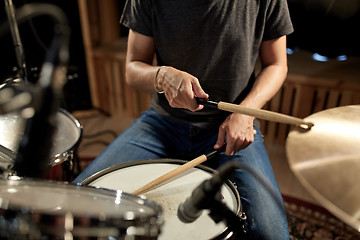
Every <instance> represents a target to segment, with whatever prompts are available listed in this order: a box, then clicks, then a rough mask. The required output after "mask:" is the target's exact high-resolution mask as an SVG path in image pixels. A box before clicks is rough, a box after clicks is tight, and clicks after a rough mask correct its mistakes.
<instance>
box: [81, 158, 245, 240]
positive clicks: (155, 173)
mask: <svg viewBox="0 0 360 240" xmlns="http://www.w3.org/2000/svg"><path fill="white" fill-rule="evenodd" d="M184 163H185V161H181V160H170V159H158V160H140V161H134V162H129V163H124V164H119V165H116V166H113V167H110V168H107V169H105V170H103V171H100V172H98V173H97V174H95V175H93V176H91V177H89V178H87V179H85V180H84V181H83V184H85V185H90V186H97V187H102V188H108V189H113V190H117V189H120V190H122V191H124V192H133V191H135V190H136V189H138V188H140V187H142V186H143V185H145V184H147V183H149V182H150V181H152V180H154V179H156V178H157V177H159V176H161V175H163V174H165V173H167V172H169V171H171V170H173V169H175V168H177V167H179V165H182V164H184ZM213 174H214V170H213V169H211V168H208V167H205V166H202V165H199V166H197V167H195V168H192V169H190V170H188V171H186V172H184V173H182V174H180V175H179V176H177V177H175V178H173V179H171V180H169V181H168V182H166V183H164V184H162V185H160V186H158V187H156V188H154V189H152V190H151V191H149V192H147V193H145V194H144V195H145V196H146V197H147V198H148V199H150V200H153V201H155V202H157V203H159V204H160V205H161V206H162V209H163V215H164V226H163V228H162V233H161V234H160V236H159V239H160V240H161V239H163V240H168V239H172V240H175V239H181V240H183V239H197V240H201V239H229V237H230V236H231V235H232V233H231V232H230V230H229V229H228V228H227V227H226V226H225V224H224V223H223V222H220V223H218V224H215V223H214V221H213V220H212V219H211V218H210V217H209V216H208V215H207V213H209V211H208V210H205V211H204V212H203V214H202V215H201V216H200V217H199V218H198V219H197V220H196V221H194V222H193V223H183V222H181V221H180V220H179V219H178V217H177V209H178V206H179V204H180V203H182V202H183V201H185V200H186V198H188V197H189V196H190V195H191V193H192V191H193V190H194V189H195V188H196V187H197V186H198V185H199V184H200V183H202V182H203V181H204V180H206V179H209V178H211V177H212V175H213ZM221 194H222V196H223V201H224V202H225V204H226V205H227V206H228V207H229V208H230V209H231V210H232V211H233V212H234V213H236V214H237V215H239V213H240V212H241V210H242V209H241V202H240V196H239V193H238V191H237V190H236V188H235V186H234V185H233V184H232V183H231V182H230V181H227V183H226V184H224V185H223V187H222V190H221ZM239 227H241V226H239Z"/></svg>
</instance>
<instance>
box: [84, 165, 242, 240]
mask: <svg viewBox="0 0 360 240" xmlns="http://www.w3.org/2000/svg"><path fill="white" fill-rule="evenodd" d="M184 163H186V161H183V160H175V159H149V160H138V161H132V162H127V163H123V164H119V165H116V166H112V167H109V168H107V169H104V170H102V171H100V172H98V173H96V174H94V175H93V176H91V177H89V178H87V179H85V180H84V181H83V182H82V184H84V185H90V186H97V187H102V188H109V189H114V190H115V189H122V190H123V191H125V192H126V191H128V189H127V187H128V186H126V187H125V188H121V187H120V186H121V184H120V179H118V180H114V176H120V175H121V172H122V171H123V170H125V171H126V170H127V168H132V167H135V168H136V167H137V166H142V165H154V170H155V168H157V169H159V168H161V167H162V164H165V165H168V164H169V165H173V166H174V167H170V169H171V170H172V169H173V168H176V167H178V166H180V165H182V164H184ZM165 168H166V166H165ZM134 170H135V169H134ZM194 170H196V171H199V173H201V177H200V178H203V177H204V176H203V175H202V173H205V172H206V173H208V174H209V175H207V176H208V177H211V174H214V173H215V170H213V169H211V168H209V167H206V166H204V165H198V166H197V167H195V168H194V169H190V170H189V171H190V172H191V171H194ZM130 171H131V170H130ZM200 171H201V172H200ZM129 173H130V175H131V172H129ZM164 173H166V172H164ZM187 173H188V172H185V173H184V174H182V175H180V176H178V178H179V179H178V180H179V181H180V180H181V178H182V177H183V176H184V175H185V177H186V174H187ZM134 174H136V172H135V171H134ZM145 174H147V175H152V171H151V170H149V171H147V172H146V173H138V175H135V176H134V177H135V181H137V180H136V178H137V179H139V181H143V180H140V179H143V178H144V175H145ZM190 174H192V173H190ZM125 176H126V177H129V174H124V175H123V177H124V178H125ZM159 176H160V175H158V176H153V178H152V179H151V180H153V179H155V178H156V177H159ZM120 177H121V176H120ZM107 178H108V180H109V181H107ZM205 179H206V178H205ZM125 180H126V181H129V183H130V185H131V184H132V181H134V179H125ZM148 180H149V179H147V180H146V181H148ZM173 180H174V179H173ZM199 180H200V179H199ZM202 180H204V179H202ZM146 181H145V182H144V183H142V184H140V185H144V184H145V183H147V182H146ZM171 181H172V180H170V182H171ZM174 181H176V180H174ZM200 183H201V180H200V181H195V182H194V183H193V185H192V186H191V189H190V191H189V192H186V193H184V194H182V196H180V197H181V201H183V200H185V199H186V198H187V197H189V196H190V195H191V190H193V189H194V188H196V187H197V186H198V185H199V184H200ZM166 184H167V183H165V184H163V185H166ZM171 184H173V183H170V186H171V187H169V189H171V190H170V192H169V191H168V192H166V194H165V193H164V194H163V195H164V196H165V195H166V197H167V199H164V200H161V201H157V200H155V199H153V198H152V196H154V195H155V196H156V195H162V194H161V193H157V192H156V193H153V192H152V191H154V190H151V191H150V192H149V194H147V193H145V196H146V197H147V198H148V199H150V200H153V201H155V202H157V203H158V204H160V205H162V207H163V211H164V227H163V228H162V231H163V234H164V236H166V237H164V236H162V234H160V236H159V239H160V240H162V239H164V240H165V239H167V237H169V233H170V232H171V230H169V227H168V223H167V221H168V220H169V219H168V218H167V213H166V211H167V208H170V209H172V210H173V209H174V208H176V209H177V207H178V203H179V202H177V203H176V204H175V205H174V206H172V205H171V204H173V202H172V201H175V202H176V201H177V200H174V195H173V194H171V191H173V192H175V191H178V190H177V187H179V189H181V186H177V185H176V186H174V185H171ZM115 185H116V186H115ZM126 185H127V184H126ZM137 185H138V184H137ZM224 185H226V186H225V187H227V188H229V189H230V191H231V192H232V194H233V195H234V196H233V198H234V199H235V201H236V206H231V207H233V208H234V209H233V211H234V213H235V214H236V215H238V216H239V215H240V214H241V213H242V206H241V201H240V195H239V193H238V191H237V190H236V187H235V185H234V184H233V183H232V182H230V181H229V180H228V181H226V184H224ZM137 187H139V186H137ZM137 187H134V189H133V190H136V189H137ZM160 188H161V186H160ZM159 191H161V190H159ZM222 194H223V191H222ZM169 205H170V206H169ZM175 214H176V213H175ZM203 215H206V214H205V212H204V213H203ZM178 221H179V220H178ZM197 221H198V220H197ZM211 222H212V221H211ZM211 222H210V223H211ZM179 223H180V221H179ZM172 224H173V223H172ZM180 224H181V226H180V225H179V226H177V227H176V228H178V229H176V230H178V231H180V232H179V233H178V234H181V236H180V238H176V237H179V236H176V237H175V236H171V238H172V239H198V240H200V239H204V238H201V237H200V238H198V233H196V236H190V235H192V234H191V233H187V234H185V233H184V232H185V231H186V227H187V226H185V225H182V223H180ZM194 224H195V225H194V228H195V229H196V224H198V223H196V222H195V223H194ZM213 224H214V226H215V223H213ZM200 227H201V226H200ZM239 227H240V226H239ZM206 228H208V231H211V226H206ZM179 229H180V230H179ZM191 231H193V230H191ZM170 234H171V233H170ZM174 235H176V233H174ZM231 236H232V232H231V231H230V230H229V229H228V228H227V227H224V228H223V229H222V230H221V231H220V232H217V234H215V235H212V236H210V237H209V238H210V239H217V240H220V239H232V238H231ZM202 237H204V236H202ZM209 238H205V239H209Z"/></svg>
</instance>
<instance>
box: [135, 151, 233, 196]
mask: <svg viewBox="0 0 360 240" xmlns="http://www.w3.org/2000/svg"><path fill="white" fill-rule="evenodd" d="M225 148H226V145H225V144H224V145H223V146H222V147H221V148H219V149H216V150H213V151H211V152H210V153H207V154H203V155H201V156H199V157H197V158H195V159H193V160H191V161H189V162H187V163H185V164H183V165H180V166H179V167H177V168H175V169H174V170H171V171H170V172H168V173H165V174H164V175H161V176H160V177H158V178H156V179H155V180H153V181H151V182H149V183H147V184H145V185H144V186H142V187H140V188H139V189H137V190H135V191H134V192H132V193H131V194H135V195H138V194H142V193H144V192H146V191H148V190H150V189H151V188H154V187H156V186H158V185H160V184H162V183H163V182H166V181H168V180H169V179H172V178H174V177H176V176H178V175H179V174H181V173H183V172H185V171H187V170H189V169H191V168H193V167H196V166H197V165H199V164H201V163H203V162H205V161H206V160H208V159H211V158H213V157H214V156H216V155H217V154H219V153H221V152H223V151H224V150H225Z"/></svg>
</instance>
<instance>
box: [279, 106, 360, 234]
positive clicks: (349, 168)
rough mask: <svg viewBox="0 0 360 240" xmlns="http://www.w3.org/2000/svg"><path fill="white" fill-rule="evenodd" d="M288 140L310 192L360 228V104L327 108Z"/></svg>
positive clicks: (292, 164) (290, 156)
mask: <svg viewBox="0 0 360 240" xmlns="http://www.w3.org/2000/svg"><path fill="white" fill-rule="evenodd" d="M306 121H309V122H312V123H314V126H313V127H312V128H311V129H310V130H304V129H302V128H300V127H296V128H295V129H294V130H292V131H291V132H290V133H289V135H288V137H287V140H286V152H287V156H288V161H289V165H290V167H291V169H292V170H293V172H294V174H295V175H296V176H297V178H298V179H299V181H300V182H301V183H302V184H303V185H304V186H305V188H306V189H307V190H308V191H309V193H310V194H312V195H313V197H314V198H315V199H316V200H317V201H318V202H319V203H320V204H321V205H322V206H324V207H325V208H326V209H327V210H329V211H330V212H331V213H333V214H334V215H335V216H337V217H338V218H339V219H341V220H342V221H344V222H345V223H347V224H348V225H350V226H352V227H354V228H355V229H356V230H358V231H360V188H359V183H360V105H352V106H345V107H338V108H332V109H327V110H324V111H321V112H318V113H315V114H313V115H311V116H309V117H307V118H306Z"/></svg>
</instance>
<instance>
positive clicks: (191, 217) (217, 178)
mask: <svg viewBox="0 0 360 240" xmlns="http://www.w3.org/2000/svg"><path fill="white" fill-rule="evenodd" d="M238 166H239V165H238V164H237V163H236V162H228V163H226V164H224V165H223V166H222V167H220V168H219V171H218V172H217V173H216V174H215V175H214V176H213V177H212V178H210V179H208V180H205V181H203V182H202V183H201V184H200V185H199V186H198V187H196V188H195V189H194V190H193V192H192V194H191V196H190V197H188V198H187V199H186V200H185V201H184V202H183V203H180V205H179V207H178V212H177V215H178V218H179V219H180V221H182V222H184V223H191V222H193V221H195V220H196V219H197V218H198V217H200V215H201V214H202V211H203V210H204V209H210V208H211V206H212V204H213V203H214V201H221V194H220V190H221V187H222V185H223V183H224V182H225V181H226V180H227V179H229V177H230V176H231V175H232V174H233V173H234V171H235V169H237V168H238Z"/></svg>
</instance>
